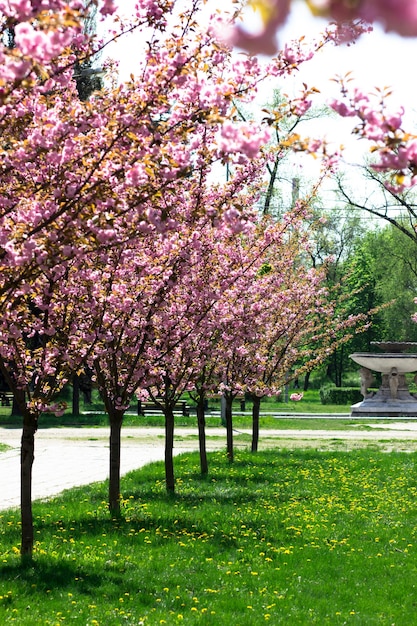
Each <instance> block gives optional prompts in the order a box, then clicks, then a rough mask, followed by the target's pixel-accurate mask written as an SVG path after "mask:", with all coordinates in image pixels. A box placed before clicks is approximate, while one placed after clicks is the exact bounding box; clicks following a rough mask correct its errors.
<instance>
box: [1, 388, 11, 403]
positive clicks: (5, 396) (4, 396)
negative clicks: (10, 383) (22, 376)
mask: <svg viewBox="0 0 417 626" xmlns="http://www.w3.org/2000/svg"><path fill="white" fill-rule="evenodd" d="M0 403H1V406H11V404H12V403H13V394H12V392H11V391H0Z"/></svg>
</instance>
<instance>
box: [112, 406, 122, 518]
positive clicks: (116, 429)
mask: <svg viewBox="0 0 417 626" xmlns="http://www.w3.org/2000/svg"><path fill="white" fill-rule="evenodd" d="M123 413H124V411H117V410H115V411H113V412H112V414H111V415H109V418H110V475H109V511H110V513H111V514H112V515H114V516H119V515H120V449H121V443H120V440H121V437H120V435H121V430H122V422H123Z"/></svg>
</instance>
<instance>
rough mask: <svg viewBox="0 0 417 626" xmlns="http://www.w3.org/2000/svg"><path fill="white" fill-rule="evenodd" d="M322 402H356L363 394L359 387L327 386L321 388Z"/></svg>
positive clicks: (361, 398)
mask: <svg viewBox="0 0 417 626" xmlns="http://www.w3.org/2000/svg"><path fill="white" fill-rule="evenodd" d="M320 400H321V403H322V404H356V402H361V401H362V400H363V396H362V394H361V392H360V390H359V389H358V388H357V387H327V388H325V389H323V388H322V389H320Z"/></svg>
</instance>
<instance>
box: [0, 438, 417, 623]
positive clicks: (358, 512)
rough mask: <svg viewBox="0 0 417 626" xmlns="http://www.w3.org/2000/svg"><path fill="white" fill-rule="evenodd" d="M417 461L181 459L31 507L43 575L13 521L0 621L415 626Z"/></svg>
mask: <svg viewBox="0 0 417 626" xmlns="http://www.w3.org/2000/svg"><path fill="white" fill-rule="evenodd" d="M416 462H417V457H416V455H415V454H404V453H390V454H384V453H380V452H378V451H366V450H362V451H354V452H349V453H342V452H317V451H314V450H310V451H307V450H295V451H291V452H290V451H288V450H281V451H278V450H274V451H266V452H262V453H258V454H257V455H251V454H250V453H249V452H243V451H238V452H237V455H236V461H235V463H234V464H233V465H232V466H231V465H230V464H228V463H227V461H226V459H225V456H224V454H223V453H220V452H219V453H213V454H211V455H210V475H209V477H208V478H207V479H206V480H203V479H201V478H200V477H199V475H198V458H197V455H195V454H186V455H182V456H180V457H178V458H177V459H176V461H175V463H176V473H177V476H178V477H179V480H178V491H177V495H176V496H174V497H168V496H167V495H166V494H165V492H164V485H163V466H162V464H160V463H156V464H152V465H149V466H147V467H145V468H143V469H142V470H138V471H135V472H132V473H130V474H128V475H127V476H126V477H125V478H124V479H123V481H122V489H123V516H122V518H121V519H117V520H111V519H110V518H109V516H108V513H107V509H106V504H105V499H106V485H105V484H95V485H91V486H89V487H85V488H78V489H76V490H71V491H68V492H66V493H65V494H64V495H63V496H62V497H57V498H54V499H52V500H51V501H49V502H45V503H39V502H37V503H36V504H35V506H34V515H35V529H36V536H37V544H36V554H35V561H34V563H33V565H31V566H30V567H28V568H23V567H22V566H21V565H20V559H19V556H18V542H19V521H18V520H19V516H18V514H17V513H14V512H6V513H3V514H2V515H1V519H0V522H1V543H0V552H1V561H0V563H1V565H0V579H1V581H2V584H1V593H0V623H2V624H9V623H15V624H21V625H22V626H25V625H28V626H29V625H30V626H33V624H39V625H42V626H47V625H56V624H61V623H67V624H68V623H71V624H80V625H81V624H82V625H83V626H86V625H89V626H111V625H114V626H116V625H117V626H119V625H120V624H129V625H133V624H134V625H140V624H142V625H143V624H145V625H149V626H154V625H159V624H167V625H175V624H191V625H194V624H204V625H213V626H218V625H219V624H223V623H224V624H233V626H259V625H260V624H263V623H266V622H269V623H270V624H274V625H275V624H282V625H285V626H287V625H288V624H294V625H296V626H301V625H311V624H317V625H323V624H331V625H332V626H334V625H336V626H338V625H342V624H362V625H364V626H365V625H366V626H372V625H375V624H378V625H384V626H385V625H393V624H395V626H409V625H410V624H412V623H415V621H416V601H417V591H416V583H415V580H416V570H417V552H416V534H417V507H416V496H417V473H416V469H417V468H416Z"/></svg>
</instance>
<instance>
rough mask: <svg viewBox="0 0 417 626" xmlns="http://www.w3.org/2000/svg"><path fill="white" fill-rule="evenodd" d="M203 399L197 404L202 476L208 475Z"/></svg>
mask: <svg viewBox="0 0 417 626" xmlns="http://www.w3.org/2000/svg"><path fill="white" fill-rule="evenodd" d="M204 404H205V398H204V396H203V397H200V398H199V401H198V404H197V423H198V444H199V449H200V470H201V474H202V476H207V474H208V463H207V448H206V415H205V410H204Z"/></svg>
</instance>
